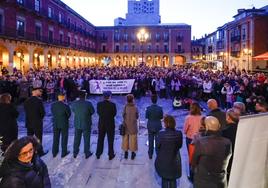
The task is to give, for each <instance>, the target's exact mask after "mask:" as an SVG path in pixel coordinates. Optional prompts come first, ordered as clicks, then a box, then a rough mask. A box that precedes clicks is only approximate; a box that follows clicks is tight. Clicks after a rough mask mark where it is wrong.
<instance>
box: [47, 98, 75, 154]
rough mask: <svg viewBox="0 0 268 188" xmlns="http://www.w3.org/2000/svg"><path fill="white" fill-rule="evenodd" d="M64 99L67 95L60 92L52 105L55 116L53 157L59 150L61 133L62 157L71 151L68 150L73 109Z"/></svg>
mask: <svg viewBox="0 0 268 188" xmlns="http://www.w3.org/2000/svg"><path fill="white" fill-rule="evenodd" d="M64 100H65V95H64V94H63V93H60V94H59V95H58V101H57V102H55V103H53V104H52V105H51V112H52V116H53V147H52V154H53V157H56V156H57V154H58V152H59V141H60V135H61V149H62V150H61V157H65V156H66V155H68V154H69V153H70V152H69V151H67V144H68V130H69V118H70V116H71V109H70V107H69V105H68V104H65V103H64Z"/></svg>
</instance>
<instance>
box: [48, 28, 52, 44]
mask: <svg viewBox="0 0 268 188" xmlns="http://www.w3.org/2000/svg"><path fill="white" fill-rule="evenodd" d="M48 40H49V42H53V31H52V30H49V31H48Z"/></svg>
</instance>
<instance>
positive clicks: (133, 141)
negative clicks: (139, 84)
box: [122, 94, 139, 160]
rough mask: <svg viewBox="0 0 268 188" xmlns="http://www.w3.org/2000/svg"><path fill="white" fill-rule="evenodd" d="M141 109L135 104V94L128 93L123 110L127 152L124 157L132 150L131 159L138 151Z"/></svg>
mask: <svg viewBox="0 0 268 188" xmlns="http://www.w3.org/2000/svg"><path fill="white" fill-rule="evenodd" d="M138 118H139V111H138V108H137V107H136V105H135V104H134V96H133V95H132V94H129V95H127V104H126V105H125V108H124V111H123V122H124V126H125V130H126V132H125V135H124V136H123V138H122V139H123V141H122V149H123V151H124V152H125V154H124V158H125V159H127V158H128V150H130V151H131V159H132V160H133V159H134V158H135V157H136V153H135V152H136V151H137V150H138V142H137V134H138V123H137V120H138Z"/></svg>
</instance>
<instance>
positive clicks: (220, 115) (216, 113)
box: [207, 99, 226, 131]
mask: <svg viewBox="0 0 268 188" xmlns="http://www.w3.org/2000/svg"><path fill="white" fill-rule="evenodd" d="M207 105H208V108H209V109H210V112H209V113H208V116H213V117H216V118H217V119H218V120H219V122H220V126H221V127H220V130H221V131H222V130H224V129H225V128H226V115H225V112H223V111H221V110H220V109H219V107H218V103H217V101H216V100H215V99H209V100H208V102H207Z"/></svg>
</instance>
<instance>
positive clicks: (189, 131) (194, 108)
mask: <svg viewBox="0 0 268 188" xmlns="http://www.w3.org/2000/svg"><path fill="white" fill-rule="evenodd" d="M201 119H202V115H201V108H200V106H199V104H198V103H197V102H193V103H192V104H191V106H190V114H189V115H188V116H186V118H185V122H184V127H183V132H184V134H185V135H186V146H187V151H188V154H189V145H190V144H191V143H192V140H193V138H194V136H195V135H196V134H198V133H199V129H200V127H201ZM188 156H189V159H190V155H188ZM189 162H190V160H189ZM189 172H190V176H189V177H188V178H189V180H190V181H192V180H193V172H192V170H191V167H190V163H189Z"/></svg>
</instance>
